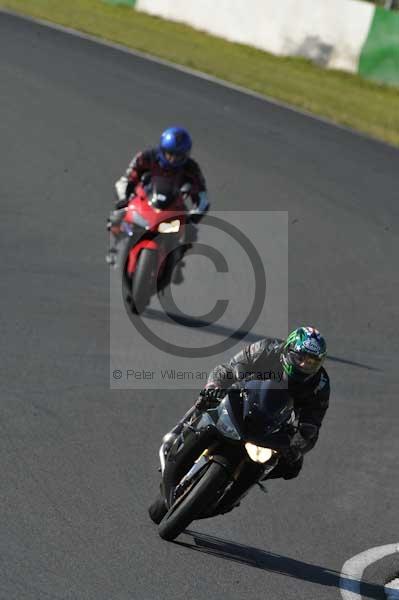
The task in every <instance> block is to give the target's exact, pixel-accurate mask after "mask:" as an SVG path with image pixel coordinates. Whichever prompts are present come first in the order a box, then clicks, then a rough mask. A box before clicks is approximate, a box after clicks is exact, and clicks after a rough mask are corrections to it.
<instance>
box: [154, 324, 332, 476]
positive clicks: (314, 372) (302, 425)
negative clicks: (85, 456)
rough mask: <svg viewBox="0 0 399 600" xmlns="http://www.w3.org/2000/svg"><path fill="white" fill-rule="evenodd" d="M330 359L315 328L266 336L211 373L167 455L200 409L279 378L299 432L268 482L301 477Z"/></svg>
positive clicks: (324, 404) (170, 437)
mask: <svg viewBox="0 0 399 600" xmlns="http://www.w3.org/2000/svg"><path fill="white" fill-rule="evenodd" d="M325 356H326V342H325V340H324V338H323V336H322V335H321V334H320V332H319V331H318V330H317V329H314V328H313V327H299V328H298V329H295V330H294V331H293V332H292V333H291V334H290V335H289V336H288V338H287V339H286V340H285V341H283V342H281V341H280V340H276V339H268V338H265V339H261V340H259V341H257V342H255V343H253V344H250V345H248V346H246V347H245V348H243V350H241V351H240V352H239V353H238V354H236V355H235V356H234V357H233V358H232V359H231V360H230V361H229V362H228V363H227V364H221V365H218V366H217V367H215V368H214V369H213V370H212V372H211V373H210V375H209V378H208V382H207V385H206V387H205V389H204V390H203V391H202V392H201V394H200V397H199V399H198V400H197V402H196V404H195V405H194V406H193V407H192V408H191V409H190V410H189V411H188V412H187V413H186V414H185V415H184V417H183V419H182V420H181V421H180V422H179V423H178V424H177V425H176V427H174V429H172V431H171V432H169V433H168V434H166V436H165V437H164V438H163V446H162V447H161V448H162V451H163V452H164V454H167V452H168V450H169V448H170V447H171V445H172V444H173V442H174V440H175V439H176V437H177V436H178V435H179V434H180V432H181V431H182V429H183V426H184V424H185V423H186V422H187V421H189V419H190V418H191V417H192V416H193V415H196V414H197V412H198V411H201V410H206V409H207V408H210V407H212V406H215V405H217V403H218V402H219V401H220V400H221V399H222V398H223V396H224V394H225V390H227V389H228V388H229V387H230V386H231V385H233V384H238V383H240V384H241V385H242V384H243V383H245V381H248V380H251V379H258V380H264V379H274V380H276V381H279V382H285V383H286V384H287V387H288V392H289V395H290V396H291V398H292V400H293V403H294V409H295V413H296V415H297V419H298V432H297V433H296V434H295V435H294V436H293V438H292V440H291V448H290V450H289V452H288V453H286V455H285V456H284V457H282V458H280V460H279V463H278V465H277V467H275V469H273V471H271V472H270V474H269V475H268V476H267V478H268V479H276V478H279V477H283V478H284V479H293V478H294V477H297V475H298V474H299V472H300V470H301V468H302V464H303V455H304V454H306V453H307V452H309V450H311V449H312V448H313V447H314V446H315V444H316V442H317V439H318V436H319V430H320V427H321V424H322V421H323V419H324V416H325V414H326V411H327V408H328V403H329V397H330V381H329V377H328V375H327V372H326V370H325V369H324V368H323V366H322V364H323V361H324V359H325Z"/></svg>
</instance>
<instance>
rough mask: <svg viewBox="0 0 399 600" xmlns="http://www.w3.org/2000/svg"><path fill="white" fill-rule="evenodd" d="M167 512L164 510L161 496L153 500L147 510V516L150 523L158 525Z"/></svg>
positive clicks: (164, 506) (163, 501)
mask: <svg viewBox="0 0 399 600" xmlns="http://www.w3.org/2000/svg"><path fill="white" fill-rule="evenodd" d="M167 512H168V509H167V508H166V504H165V500H164V499H163V498H162V496H161V495H159V496H158V497H157V498H156V499H155V500H154V502H153V503H152V504H151V505H150V507H149V509H148V514H149V515H150V519H151V521H153V522H154V523H156V524H157V525H159V524H160V522H161V521H162V519H163V518H164V516H165V515H166V513H167Z"/></svg>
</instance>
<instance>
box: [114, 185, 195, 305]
mask: <svg viewBox="0 0 399 600" xmlns="http://www.w3.org/2000/svg"><path fill="white" fill-rule="evenodd" d="M189 195H190V185H189V184H185V185H184V186H183V187H181V188H176V185H175V182H174V180H173V178H165V177H152V178H149V177H144V178H143V180H142V182H141V183H140V184H138V185H137V187H136V189H135V192H134V194H133V195H132V196H131V198H130V200H129V204H128V206H127V207H126V208H123V209H120V210H119V211H115V212H114V213H113V217H112V220H113V221H114V223H112V221H111V223H112V224H111V226H110V231H111V233H112V234H113V235H114V237H115V241H116V244H115V247H114V249H111V252H114V257H115V261H114V262H113V264H114V266H116V263H117V262H118V263H119V265H120V268H121V271H122V279H123V290H124V296H125V299H126V300H127V301H128V303H129V304H130V307H131V310H132V312H134V313H136V314H140V313H141V312H142V311H143V310H144V309H145V307H146V306H147V305H148V303H149V301H150V298H151V297H152V296H153V295H155V294H156V293H157V291H160V290H162V289H163V288H165V286H166V285H168V284H169V283H170V281H171V278H172V273H173V270H174V268H175V266H176V264H177V262H178V261H179V260H180V259H181V257H182V255H183V252H182V250H183V245H184V244H185V243H186V227H187V224H188V222H189V219H188V210H187V208H186V205H185V200H186V199H187V197H188V196H189Z"/></svg>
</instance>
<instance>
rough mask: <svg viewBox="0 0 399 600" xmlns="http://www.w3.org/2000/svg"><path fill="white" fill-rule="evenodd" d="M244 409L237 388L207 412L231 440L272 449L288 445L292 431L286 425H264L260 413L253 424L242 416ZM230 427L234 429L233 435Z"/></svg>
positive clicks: (242, 400) (243, 400)
mask: <svg viewBox="0 0 399 600" xmlns="http://www.w3.org/2000/svg"><path fill="white" fill-rule="evenodd" d="M245 409H246V407H245V398H244V397H243V395H242V394H241V392H240V391H239V390H233V391H232V392H229V394H228V395H227V396H226V397H225V398H224V400H223V401H222V402H221V403H220V404H219V406H218V408H217V409H216V411H212V410H211V411H208V414H209V416H211V418H212V420H213V421H214V422H215V425H216V427H217V429H218V431H219V432H220V433H222V434H224V435H225V437H228V438H229V439H231V440H232V441H241V442H250V443H252V444H255V445H256V446H263V447H266V448H271V449H273V450H281V449H284V448H288V447H289V446H290V443H291V436H292V433H291V431H290V429H289V427H288V426H279V427H275V428H273V427H271V428H270V427H264V426H263V424H262V420H261V415H259V417H258V422H257V423H256V426H255V424H254V423H251V422H248V421H247V420H246V419H245V418H244V415H245ZM224 422H226V428H227V429H228V434H227V435H226V434H225V433H224V431H223V423H224ZM221 425H222V426H221ZM231 429H234V431H235V435H234V434H233V433H232V432H231Z"/></svg>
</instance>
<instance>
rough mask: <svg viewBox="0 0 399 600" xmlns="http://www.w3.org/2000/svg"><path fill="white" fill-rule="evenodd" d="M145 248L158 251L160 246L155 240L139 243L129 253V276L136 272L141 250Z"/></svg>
mask: <svg viewBox="0 0 399 600" xmlns="http://www.w3.org/2000/svg"><path fill="white" fill-rule="evenodd" d="M144 248H149V249H150V250H158V244H157V243H156V242H155V241H154V240H141V241H140V242H138V243H137V244H136V245H135V246H133V248H132V249H131V250H130V252H129V258H128V262H127V272H128V273H129V275H132V273H134V272H135V270H136V264H137V260H138V258H139V254H140V252H141V250H144Z"/></svg>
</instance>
